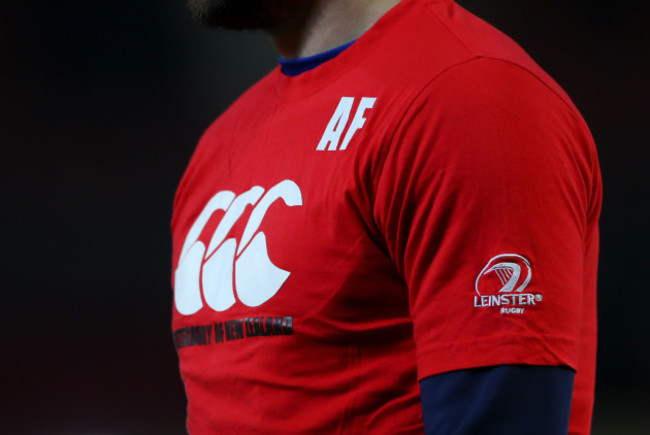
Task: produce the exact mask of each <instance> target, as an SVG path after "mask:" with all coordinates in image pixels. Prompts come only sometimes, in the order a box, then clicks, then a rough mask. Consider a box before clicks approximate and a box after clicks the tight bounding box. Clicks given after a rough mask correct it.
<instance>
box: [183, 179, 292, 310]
mask: <svg viewBox="0 0 650 435" xmlns="http://www.w3.org/2000/svg"><path fill="white" fill-rule="evenodd" d="M278 199H282V200H283V201H284V203H285V204H286V205H288V206H290V207H292V206H297V205H302V195H301V193H300V188H299V187H298V186H297V185H296V183H294V182H293V181H291V180H284V181H282V182H280V183H278V184H277V185H275V186H274V187H272V188H271V189H269V190H268V192H266V193H264V189H263V188H262V187H260V186H254V187H253V188H251V189H250V190H248V191H246V192H244V193H242V194H241V195H239V196H237V195H235V194H234V193H233V192H230V191H227V190H226V191H222V192H219V193H217V194H216V195H214V196H213V197H212V199H210V201H208V203H207V204H206V206H205V207H204V208H203V211H202V212H201V214H200V215H199V217H198V218H197V219H196V221H195V222H194V225H192V228H191V229H190V231H189V232H188V233H187V237H186V239H185V243H184V244H183V249H182V251H181V255H180V257H179V260H178V266H177V268H176V271H175V273H174V302H175V304H176V309H177V310H178V312H180V313H181V314H184V315H190V314H194V313H196V312H197V311H198V310H200V309H201V308H202V307H203V302H202V300H201V289H202V290H203V298H204V299H205V302H206V303H207V304H208V306H210V308H212V309H213V310H216V311H224V310H227V309H228V308H230V307H231V306H233V305H234V304H235V290H236V292H237V297H238V298H239V300H240V301H241V302H242V303H243V304H244V305H247V306H250V307H257V306H259V305H261V304H263V303H264V302H266V301H268V300H269V299H271V298H272V297H273V296H274V295H275V294H276V293H277V292H278V290H280V287H282V284H284V282H285V281H286V280H287V278H288V277H289V275H290V272H287V271H286V270H282V269H280V268H279V267H277V266H275V265H274V264H273V263H272V262H271V260H270V259H269V256H268V252H267V249H266V236H265V234H264V233H263V232H261V231H260V232H258V231H257V230H258V229H259V226H260V224H261V223H262V219H264V215H265V214H266V212H267V211H268V209H269V207H270V206H271V204H273V203H274V202H275V201H277V200H278ZM247 205H252V206H253V210H252V212H251V214H250V218H249V219H248V223H247V224H246V227H245V229H244V232H243V234H242V236H241V239H240V240H239V242H238V241H237V240H236V239H234V238H229V239H225V238H226V236H227V235H228V233H229V231H230V229H231V228H232V227H233V225H234V224H235V222H237V220H238V219H239V218H240V217H241V215H242V214H243V213H244V210H245V208H246V206H247ZM217 210H222V211H224V212H225V214H224V215H223V217H222V218H221V221H220V222H219V225H218V226H217V228H216V230H215V231H214V233H213V234H212V238H211V239H210V243H209V244H208V246H207V248H206V246H205V244H204V243H203V242H201V241H200V240H198V239H199V236H200V235H201V232H202V231H203V228H204V227H205V226H206V224H207V223H208V221H209V220H210V218H211V216H212V215H213V213H214V212H215V211H217Z"/></svg>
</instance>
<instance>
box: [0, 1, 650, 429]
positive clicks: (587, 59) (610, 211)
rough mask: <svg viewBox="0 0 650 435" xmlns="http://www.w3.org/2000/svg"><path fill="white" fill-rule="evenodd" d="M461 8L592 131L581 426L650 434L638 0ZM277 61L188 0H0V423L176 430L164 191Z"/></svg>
mask: <svg viewBox="0 0 650 435" xmlns="http://www.w3.org/2000/svg"><path fill="white" fill-rule="evenodd" d="M460 3H461V4H462V5H464V6H465V7H467V8H468V9H470V10H471V11H473V12H475V13H477V14H478V15H479V16H481V17H483V18H484V19H486V20H487V21H488V22H491V23H492V24H494V25H496V26H497V27H498V28H500V29H501V30H503V31H505V32H506V33H508V34H509V35H511V36H512V37H513V38H514V39H515V40H517V41H518V42H519V43H520V44H521V45H522V46H523V47H524V48H525V49H526V50H527V51H528V52H529V53H530V54H531V55H532V56H533V57H534V58H535V59H536V60H537V61H538V62H539V63H540V64H541V65H542V66H543V67H544V68H545V69H546V70H547V71H548V72H549V73H550V74H551V75H552V76H553V77H555V78H556V80H557V81H558V82H559V83H560V84H561V85H562V86H563V87H564V88H565V90H566V91H567V92H568V93H569V95H571V97H572V98H573V99H574V101H575V103H576V105H577V106H578V107H579V108H580V110H581V111H582V113H583V115H584V117H585V118H586V120H587V122H588V124H589V125H590V127H591V129H592V132H593V135H594V137H595V139H596V142H597V144H598V147H599V153H600V158H601V166H602V174H603V179H604V209H603V213H602V219H601V229H602V246H601V269H600V270H601V272H600V280H599V282H600V288H599V292H600V293H599V298H600V308H599V310H600V311H599V316H600V350H599V352H600V353H599V357H598V368H599V371H598V384H597V393H596V408H595V416H594V434H608V433H611V434H635V433H638V434H641V433H650V432H649V431H650V417H649V416H648V410H650V399H648V392H650V375H648V371H649V370H650V344H649V341H650V340H649V339H650V321H649V319H650V312H649V310H650V293H649V291H648V290H650V288H649V286H648V281H647V280H648V273H647V272H648V270H649V269H650V255H649V253H648V248H649V247H650V243H649V242H650V230H649V229H648V222H649V217H650V216H649V215H650V195H649V190H650V189H649V188H650V173H649V172H650V171H649V170H648V159H649V158H650V151H649V148H648V147H649V145H650V143H649V139H650V134H648V124H649V123H650V120H649V119H648V115H649V111H648V105H647V103H648V99H649V98H650V92H649V90H648V81H649V80H650V71H649V69H650V68H649V66H650V57H649V54H650V42H649V41H650V37H649V34H650V32H649V31H648V28H649V27H650V18H649V9H650V8H649V7H648V3H649V2H647V1H641V0H638V1H618V2H608V3H596V2H593V1H587V0H578V1H572V0H549V1H521V0H460ZM275 58H276V54H275V53H274V52H273V50H272V48H271V46H270V44H269V43H268V42H267V41H266V37H265V36H264V35H263V34H260V33H228V32H223V31H208V30H205V29H202V28H200V27H199V26H198V25H196V24H194V23H193V22H192V20H191V18H190V16H189V13H187V12H186V10H185V6H184V2H183V0H174V1H171V0H162V1H152V0H138V1H124V0H122V1H120V0H112V1H108V0H94V1H92V2H80V1H70V0H58V1H54V2H50V1H45V0H31V1H27V2H18V1H14V2H2V5H1V6H0V145H1V150H2V158H1V159H0V165H1V168H2V171H1V175H2V198H1V199H2V202H1V207H2V213H1V214H0V216H2V233H1V234H2V239H1V243H2V244H1V247H2V249H1V252H2V254H1V255H2V269H1V272H2V274H1V275H0V283H2V302H1V303H0V308H1V309H2V335H1V337H2V354H1V355H2V360H1V362H0V368H1V370H0V374H1V376H2V378H1V379H2V383H1V385H0V391H1V392H2V403H1V407H0V422H1V423H0V426H1V427H2V428H3V429H2V431H3V432H5V433H47V434H56V433H73V434H78V433H102V434H154V433H155V434H181V433H183V432H184V417H185V397H184V392H183V388H182V384H181V381H180V379H179V376H178V370H177V359H176V354H175V351H174V348H173V345H172V341H171V333H170V317H171V288H170V277H171V271H170V252H171V246H170V234H169V221H170V216H171V205H172V199H173V195H174V190H175V188H176V184H177V183H178V181H179V179H180V176H181V174H182V171H183V170H184V168H185V165H186V164H187V162H188V159H189V157H190V155H191V153H192V151H193V149H194V146H195V143H196V141H197V139H198V138H199V136H200V134H201V133H202V131H203V129H204V128H205V127H206V126H207V125H208V124H209V123H210V122H211V121H212V120H213V119H214V118H215V117H216V116H217V115H218V114H219V113H220V112H222V111H223V110H224V109H225V108H226V107H227V106H228V104H229V103H231V102H232V101H233V100H234V99H235V98H236V97H237V96H238V95H239V94H240V93H241V92H242V91H243V90H244V89H245V88H247V87H248V86H249V85H251V84H252V83H254V81H255V80H256V79H258V78H259V77H261V76H262V75H263V74H264V73H265V72H266V71H268V70H270V69H271V68H272V67H273V66H274V65H275ZM559 254H560V255H561V253H559Z"/></svg>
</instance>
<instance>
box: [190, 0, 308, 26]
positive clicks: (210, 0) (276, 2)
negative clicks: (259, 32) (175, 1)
mask: <svg viewBox="0 0 650 435" xmlns="http://www.w3.org/2000/svg"><path fill="white" fill-rule="evenodd" d="M306 1H307V0H187V5H188V7H189V9H190V11H191V12H192V16H193V17H194V19H195V20H197V21H198V22H199V23H201V24H202V25H204V26H207V27H217V28H223V29H231V30H248V29H270V28H273V27H275V26H278V25H279V24H281V23H282V22H283V21H284V20H287V19H288V18H289V17H290V16H291V14H292V9H294V8H296V7H297V5H298V4H299V3H301V2H306Z"/></svg>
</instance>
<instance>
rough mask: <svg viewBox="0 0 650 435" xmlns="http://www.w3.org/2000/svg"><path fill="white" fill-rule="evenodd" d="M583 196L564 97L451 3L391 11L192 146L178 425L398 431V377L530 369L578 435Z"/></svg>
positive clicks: (421, 0)
mask: <svg viewBox="0 0 650 435" xmlns="http://www.w3.org/2000/svg"><path fill="white" fill-rule="evenodd" d="M343 97H349V98H352V99H353V100H343V101H342V98H343ZM364 98H365V99H364ZM373 99H374V100H373ZM345 101H347V102H348V103H350V104H349V105H348V106H346V104H344V102H345ZM359 107H361V109H359ZM337 109H340V112H339V113H343V114H347V113H348V112H349V116H348V119H347V124H346V128H345V130H344V131H343V133H342V134H341V136H340V140H339V141H336V138H334V139H333V142H334V143H332V141H330V142H326V143H325V146H324V148H325V149H324V150H318V149H317V148H318V147H319V144H320V143H321V142H322V138H323V137H324V136H325V137H327V135H326V134H324V133H325V132H326V130H327V129H328V125H329V126H330V127H331V129H330V130H332V129H334V130H336V131H338V129H337V128H336V125H335V123H332V122H330V120H331V119H332V117H333V115H334V114H335V112H337ZM359 112H360V115H359ZM356 115H359V118H358V119H357V121H359V122H357V124H355V121H354V119H355V118H356ZM344 118H345V117H343V118H341V119H342V120H341V123H342V122H343V121H345V119H344ZM364 119H365V121H364ZM359 124H361V126H360V127H359ZM351 125H352V126H354V125H356V127H353V128H351V127H350V126H351ZM339 127H340V126H339ZM357 127H358V128H357ZM348 130H351V131H353V132H354V134H353V135H351V140H350V141H349V143H348V144H347V147H345V149H342V148H343V146H342V143H343V141H344V137H345V136H346V134H347V132H348ZM330 133H331V131H330ZM330 136H332V135H331V134H330ZM334 136H336V135H334ZM328 148H332V149H328ZM254 186H259V187H257V188H254ZM245 192H248V193H247V194H246V195H248V196H246V195H245V196H243V197H242V196H240V195H242V194H244V193H245ZM267 194H268V195H267ZM600 196H601V186H600V178H599V169H598V164H597V158H596V152H595V148H594V145H593V141H592V139H591V136H590V134H589V132H588V130H587V128H586V126H585V124H584V122H583V121H582V119H581V117H580V115H579V114H578V112H577V110H576V109H575V107H574V106H573V105H572V103H571V102H570V100H569V99H568V97H567V96H566V95H565V94H564V93H563V91H562V90H561V89H560V88H559V87H558V86H557V85H556V84H555V83H554V82H553V81H552V80H551V79H550V78H549V77H548V76H547V75H546V74H545V73H544V72H543V71H542V70H541V69H540V68H539V67H538V66H537V65H535V63H534V62H533V61H532V60H531V59H530V58H529V57H528V56H527V55H526V54H525V53H524V52H523V51H522V50H521V49H520V48H519V47H517V46H516V45H515V44H514V43H513V42H512V41H511V40H509V39H508V38H507V37H505V36H504V35H502V34H501V33H499V32H498V31H496V30H495V29H493V28H492V27H490V26H489V25H487V24H485V23H484V22H482V21H480V20H479V19H477V18H475V17H474V16H472V15H471V14H469V13H468V12H466V11H464V10H463V9H462V8H460V7H459V6H457V5H455V4H454V3H452V2H450V1H446V0H442V1H433V0H404V1H403V2H401V3H400V4H398V5H397V6H396V7H395V8H393V10H391V11H390V12H388V13H387V14H386V15H385V16H384V17H383V18H382V19H381V20H380V21H379V22H378V23H377V24H376V25H375V26H374V27H373V28H372V29H370V30H369V31H368V32H367V33H366V34H364V35H363V36H362V37H361V38H360V39H359V40H358V41H357V42H356V43H355V44H353V45H352V46H351V47H350V48H348V49H347V50H346V51H345V52H343V53H342V54H340V55H339V56H338V57H337V58H335V59H333V60H331V61H329V62H327V63H326V64H324V65H322V66H320V67H318V68H316V69H315V70H312V71H309V72H306V73H304V74H302V75H300V76H298V77H286V76H283V75H282V73H281V72H280V71H278V70H275V71H273V72H272V73H270V74H269V75H268V76H267V77H266V78H265V79H263V80H262V81H261V82H260V83H258V84H257V85H256V86H254V87H253V88H252V89H251V90H249V91H248V92H247V93H246V94H244V95H243V96H242V97H241V98H240V99H239V100H238V101H237V102H236V103H235V104H233V106H232V107H231V108H230V109H228V111H227V112H226V113H224V114H223V115H222V116H221V117H220V118H219V119H218V120H217V121H216V122H215V123H214V124H213V125H212V126H211V127H210V128H209V129H208V130H207V132H206V133H205V135H204V136H203V138H202V139H201V141H200V143H199V146H198V148H197V150H196V152H195V154H194V156H193V158H192V161H191V162H190V165H189V167H188V169H187V172H186V173H185V175H184V177H183V180H182V181H181V184H180V187H179V189H178V192H177V197H176V200H175V204H174V218H173V222H172V230H173V238H174V254H173V269H174V275H173V278H174V287H175V305H174V312H173V330H174V337H175V340H176V344H177V347H178V352H179V358H180V369H181V374H182V377H183V381H184V383H185V388H186V392H187V396H188V429H189V430H190V432H191V433H195V434H203V433H234V432H242V431H247V430H255V429H256V430H258V431H261V432H277V433H289V432H309V431H318V432H323V433H328V432H335V431H344V432H350V433H357V432H369V433H400V432H404V433H410V432H413V433H418V432H421V431H422V419H421V409H420V403H419V391H418V384H417V380H418V379H422V378H424V377H427V376H431V375H434V374H438V373H443V372H446V371H451V370H458V369H465V368H472V367H480V366H491V365H498V364H536V365H567V366H569V367H571V368H573V369H574V370H576V372H577V373H576V378H575V379H576V380H575V390H574V398H573V405H572V415H571V425H570V433H588V432H589V427H590V422H591V410H592V406H593V389H594V372H595V351H596V344H595V343H596V288H595V287H596V268H597V252H598V231H597V220H598V214H599V210H600ZM242 198H249V199H250V201H248V202H250V204H247V201H242ZM265 201H266V202H265ZM264 204H266V205H264ZM239 206H241V210H240V211H241V213H239V212H237V207H239ZM206 207H208V209H207V211H206ZM210 207H212V208H210ZM197 221H198V222H199V224H196V222H197ZM228 222H230V223H232V225H230V224H227V223H228ZM257 224H259V225H257ZM193 226H194V230H191V229H192V227H193ZM221 233H223V234H221ZM215 234H217V236H215ZM247 234H248V235H247ZM261 234H262V235H261ZM263 248H265V251H264V249H263ZM263 253H266V254H267V255H268V261H270V262H271V263H272V265H273V266H274V267H276V268H279V269H280V270H281V271H284V273H282V272H278V270H275V271H274V272H272V273H271V272H269V273H266V272H264V271H265V270H267V267H268V261H267V262H265V261H266V260H265V259H264V256H263V255H262V254H263ZM504 254H516V255H510V256H505V257H499V256H500V255H504ZM495 257H496V259H495ZM508 265H509V266H508ZM493 267H496V268H495V269H494V268H493ZM491 268H493V269H491ZM529 271H530V272H529ZM517 273H518V274H519V275H520V277H519V278H518V279H515V280H514V281H516V282H514V284H515V287H514V288H512V289H510V290H509V291H508V289H507V288H506V287H507V284H506V283H505V282H506V281H508V280H509V278H512V276H514V275H515V274H517ZM528 275H530V279H529V280H528V281H526V279H527V278H526V277H527V276H528ZM215 276H216V277H217V278H214V277H215ZM479 276H480V279H478V283H477V278H478V277H479ZM278 277H280V278H278ZM515 278H516V277H515ZM508 282H509V281H508ZM278 283H279V286H278V285H276V284H278ZM524 284H525V285H524ZM274 285H276V287H278V288H277V291H275V290H274V289H275V287H274ZM500 289H501V290H503V291H499V290H500ZM504 289H505V290H504ZM512 295H522V296H521V298H519V299H518V296H515V297H514V298H512ZM526 295H530V296H526ZM492 296H494V298H492ZM500 296H506V297H507V298H510V299H507V301H508V303H509V304H508V305H501V306H485V305H486V304H487V303H489V302H490V301H494V300H496V299H499V297H500ZM502 302H503V300H502ZM510 302H514V304H513V303H510ZM503 308H508V309H513V308H516V309H517V310H519V309H521V310H522V311H517V310H515V311H509V312H502V309H503ZM242 319H244V320H242ZM260 324H261V326H260ZM238 328H241V331H240V332H241V333H238ZM226 329H228V331H226Z"/></svg>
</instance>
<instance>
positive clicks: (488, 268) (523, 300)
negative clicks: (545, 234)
mask: <svg viewBox="0 0 650 435" xmlns="http://www.w3.org/2000/svg"><path fill="white" fill-rule="evenodd" d="M531 278H532V269H531V267H530V262H529V261H528V260H527V259H526V258H524V257H522V256H521V255H517V254H501V255H497V256H496V257H493V258H492V259H491V260H490V261H488V263H487V264H486V265H485V267H484V268H483V270H481V273H479V274H478V276H477V277H476V283H475V284H474V288H475V290H476V294H477V296H474V307H475V308H487V307H500V309H501V310H500V311H501V314H523V313H524V309H525V308H524V307H526V306H532V305H536V304H537V303H538V302H541V300H542V299H543V298H542V295H541V294H533V293H529V292H525V290H526V288H527V287H528V285H529V284H530V280H531Z"/></svg>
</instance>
